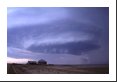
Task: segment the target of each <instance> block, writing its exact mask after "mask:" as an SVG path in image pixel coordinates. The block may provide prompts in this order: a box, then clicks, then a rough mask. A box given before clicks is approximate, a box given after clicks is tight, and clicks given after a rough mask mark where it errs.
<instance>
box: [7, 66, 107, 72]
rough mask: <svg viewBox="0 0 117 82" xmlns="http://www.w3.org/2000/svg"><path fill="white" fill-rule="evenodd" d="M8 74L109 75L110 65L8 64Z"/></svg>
mask: <svg viewBox="0 0 117 82" xmlns="http://www.w3.org/2000/svg"><path fill="white" fill-rule="evenodd" d="M7 73H8V74H109V66H108V65H104V66H103V65H101V66H100V65H99V66H94V65H91V66H87V65H46V66H40V65H25V64H24V65H23V64H7Z"/></svg>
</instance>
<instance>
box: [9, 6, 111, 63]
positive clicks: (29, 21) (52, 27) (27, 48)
mask: <svg viewBox="0 0 117 82" xmlns="http://www.w3.org/2000/svg"><path fill="white" fill-rule="evenodd" d="M7 47H8V49H7V53H8V54H7V58H8V62H20V63H21V62H27V61H28V60H39V59H45V60H47V61H48V63H52V64H108V63H109V8H108V7H96V8H94V7H82V8H81V7H19V8H18V7H8V8H7Z"/></svg>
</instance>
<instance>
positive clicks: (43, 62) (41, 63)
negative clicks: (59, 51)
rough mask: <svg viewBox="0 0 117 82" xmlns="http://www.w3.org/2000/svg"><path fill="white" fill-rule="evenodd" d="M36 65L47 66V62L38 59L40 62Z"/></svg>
mask: <svg viewBox="0 0 117 82" xmlns="http://www.w3.org/2000/svg"><path fill="white" fill-rule="evenodd" d="M38 64H39V65H47V61H45V60H43V59H40V60H39V61H38Z"/></svg>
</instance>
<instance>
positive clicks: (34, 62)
mask: <svg viewBox="0 0 117 82" xmlns="http://www.w3.org/2000/svg"><path fill="white" fill-rule="evenodd" d="M27 64H33V65H34V64H37V62H36V61H28V63H27Z"/></svg>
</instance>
